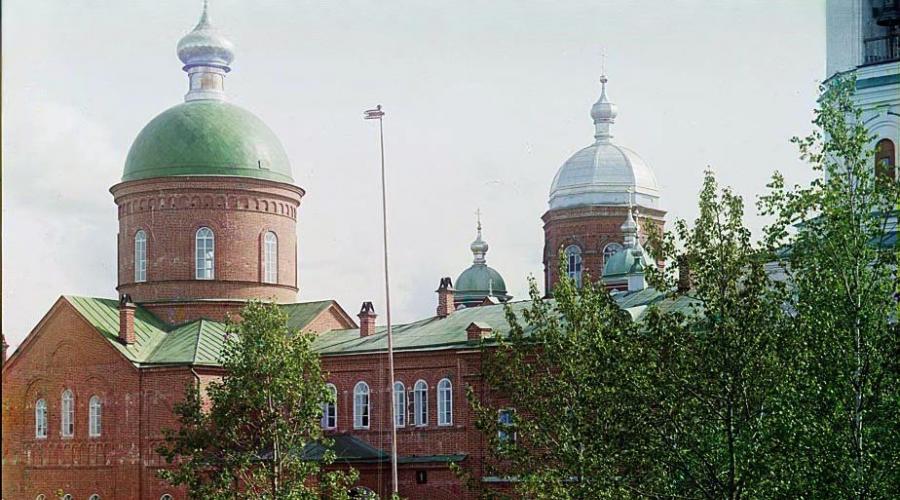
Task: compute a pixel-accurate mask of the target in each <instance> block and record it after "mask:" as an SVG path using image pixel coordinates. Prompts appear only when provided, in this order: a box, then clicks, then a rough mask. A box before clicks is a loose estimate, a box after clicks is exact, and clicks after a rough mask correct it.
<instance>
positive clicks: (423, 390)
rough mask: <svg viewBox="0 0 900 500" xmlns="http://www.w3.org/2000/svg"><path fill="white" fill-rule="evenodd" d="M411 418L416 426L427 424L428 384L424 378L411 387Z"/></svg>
mask: <svg viewBox="0 0 900 500" xmlns="http://www.w3.org/2000/svg"><path fill="white" fill-rule="evenodd" d="M413 418H414V420H415V424H416V425H418V426H422V425H428V384H427V383H426V382H425V381H424V380H419V381H418V382H416V385H415V386H414V387H413Z"/></svg>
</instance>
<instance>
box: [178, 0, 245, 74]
mask: <svg viewBox="0 0 900 500" xmlns="http://www.w3.org/2000/svg"><path fill="white" fill-rule="evenodd" d="M178 58H179V59H181V62H183V63H184V69H185V71H187V70H188V69H189V68H191V67H193V66H213V67H219V68H221V69H222V70H224V71H226V72H227V71H230V70H231V68H230V67H229V65H230V64H231V62H232V61H234V44H233V43H231V40H229V39H227V38H225V36H224V35H223V34H222V33H220V32H219V30H218V29H216V28H215V27H214V26H213V25H212V24H211V23H210V22H209V2H208V1H204V2H203V13H202V14H201V15H200V21H199V22H198V23H197V26H195V27H194V29H193V30H192V31H191V32H190V33H188V34H187V35H185V36H184V37H182V38H181V40H179V41H178Z"/></svg>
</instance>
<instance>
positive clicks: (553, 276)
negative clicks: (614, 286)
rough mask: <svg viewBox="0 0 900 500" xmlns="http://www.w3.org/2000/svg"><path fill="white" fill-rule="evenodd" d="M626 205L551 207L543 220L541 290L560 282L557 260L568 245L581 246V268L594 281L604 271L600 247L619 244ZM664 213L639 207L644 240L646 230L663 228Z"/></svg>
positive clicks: (639, 218)
mask: <svg viewBox="0 0 900 500" xmlns="http://www.w3.org/2000/svg"><path fill="white" fill-rule="evenodd" d="M626 210H627V208H626V207H577V208H567V209H560V210H550V211H548V212H547V213H545V214H544V216H543V217H542V219H543V221H544V287H545V288H544V289H545V290H546V291H547V293H548V294H549V293H550V291H552V290H553V286H554V285H555V284H556V283H557V282H558V281H559V272H558V268H557V266H558V263H559V254H560V251H561V250H565V248H566V247H568V246H569V245H578V246H579V247H580V248H581V257H582V270H583V272H584V273H585V276H586V275H590V276H591V277H592V278H593V279H594V280H597V279H599V278H600V276H601V274H602V273H603V249H604V248H605V247H606V245H608V244H610V243H613V242H615V243H619V244H622V242H623V240H624V238H623V236H622V230H621V227H622V224H623V223H624V222H625V215H626V214H627V212H626ZM664 216H665V212H663V211H661V210H651V209H647V208H641V209H640V215H639V216H638V218H637V223H638V226H639V227H640V228H641V230H642V232H643V234H642V238H641V241H646V231H647V230H649V229H650V228H652V227H655V228H657V230H659V231H661V230H662V229H663V224H664Z"/></svg>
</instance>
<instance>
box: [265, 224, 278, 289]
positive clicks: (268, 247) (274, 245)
mask: <svg viewBox="0 0 900 500" xmlns="http://www.w3.org/2000/svg"><path fill="white" fill-rule="evenodd" d="M263 283H278V235H277V234H275V233H274V232H273V231H266V234H265V235H264V236H263Z"/></svg>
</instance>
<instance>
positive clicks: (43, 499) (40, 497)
mask: <svg viewBox="0 0 900 500" xmlns="http://www.w3.org/2000/svg"><path fill="white" fill-rule="evenodd" d="M34 500H47V497H46V496H44V494H43V493H41V494H40V495H38V496H36V497H34Z"/></svg>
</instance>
